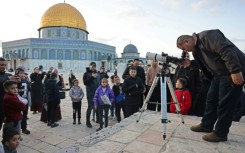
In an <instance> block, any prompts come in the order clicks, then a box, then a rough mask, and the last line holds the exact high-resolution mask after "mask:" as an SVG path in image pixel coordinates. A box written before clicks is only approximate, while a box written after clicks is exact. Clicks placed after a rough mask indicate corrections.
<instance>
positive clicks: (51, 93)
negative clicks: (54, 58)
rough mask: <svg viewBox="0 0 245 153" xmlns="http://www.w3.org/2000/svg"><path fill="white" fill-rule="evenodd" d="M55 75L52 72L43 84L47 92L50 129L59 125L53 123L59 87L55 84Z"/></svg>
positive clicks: (58, 98)
mask: <svg viewBox="0 0 245 153" xmlns="http://www.w3.org/2000/svg"><path fill="white" fill-rule="evenodd" d="M56 78H57V74H56V73H55V72H52V73H51V74H50V79H49V80H47V82H46V83H45V89H46V92H47V98H48V102H47V104H48V121H47V122H48V124H47V125H48V126H51V128H53V127H56V126H59V124H57V123H55V111H56V108H57V106H58V105H59V104H60V97H59V87H58V85H57V83H56Z"/></svg>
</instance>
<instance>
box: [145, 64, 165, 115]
mask: <svg viewBox="0 0 245 153" xmlns="http://www.w3.org/2000/svg"><path fill="white" fill-rule="evenodd" d="M160 72H161V68H160V67H159V66H158V62H157V61H156V60H152V61H151V66H150V67H149V68H148V70H147V73H146V85H147V94H148V92H149V90H150V87H151V85H152V83H153V80H154V78H155V76H156V75H157V74H158V73H160ZM159 97H161V95H160V82H159V81H158V82H157V85H156V86H155V89H154V90H153V92H152V95H151V97H150V100H149V101H150V103H148V105H147V109H149V110H153V111H155V110H156V106H157V102H158V103H159V104H161V99H160V98H159ZM151 102H153V103H151ZM158 110H160V106H158Z"/></svg>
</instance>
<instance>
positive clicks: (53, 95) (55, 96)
mask: <svg viewBox="0 0 245 153" xmlns="http://www.w3.org/2000/svg"><path fill="white" fill-rule="evenodd" d="M45 90H46V93H47V98H48V103H55V104H59V103H60V96H59V87H58V85H57V82H56V80H47V81H46V83H45Z"/></svg>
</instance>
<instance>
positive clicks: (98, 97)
mask: <svg viewBox="0 0 245 153" xmlns="http://www.w3.org/2000/svg"><path fill="white" fill-rule="evenodd" d="M104 95H107V96H108V98H109V99H110V102H111V103H113V101H114V93H113V91H112V90H111V88H110V86H107V87H106V90H105V92H103V90H102V87H101V85H100V86H99V87H98V88H97V90H96V91H95V95H94V104H95V105H98V104H99V105H105V104H104V102H103V101H102V100H101V96H104Z"/></svg>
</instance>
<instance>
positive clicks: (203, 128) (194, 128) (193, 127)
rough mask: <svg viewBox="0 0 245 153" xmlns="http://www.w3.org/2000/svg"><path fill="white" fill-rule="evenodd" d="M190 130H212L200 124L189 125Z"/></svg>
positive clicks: (208, 131)
mask: <svg viewBox="0 0 245 153" xmlns="http://www.w3.org/2000/svg"><path fill="white" fill-rule="evenodd" d="M191 131H194V132H207V133H210V132H212V130H209V129H207V128H205V127H203V126H202V125H201V124H198V125H193V126H192V127H191Z"/></svg>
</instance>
